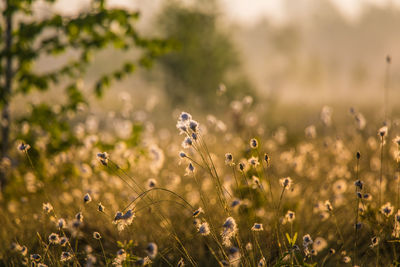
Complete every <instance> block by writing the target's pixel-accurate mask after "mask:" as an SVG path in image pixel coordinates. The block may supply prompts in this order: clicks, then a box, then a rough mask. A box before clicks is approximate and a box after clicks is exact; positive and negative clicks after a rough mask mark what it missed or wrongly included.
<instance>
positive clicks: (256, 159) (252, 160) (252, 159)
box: [248, 157, 260, 168]
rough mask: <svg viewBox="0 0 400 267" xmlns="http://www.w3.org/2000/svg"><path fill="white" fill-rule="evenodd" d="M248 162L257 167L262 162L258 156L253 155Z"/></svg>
mask: <svg viewBox="0 0 400 267" xmlns="http://www.w3.org/2000/svg"><path fill="white" fill-rule="evenodd" d="M248 162H249V164H250V165H251V166H252V167H254V168H255V167H257V166H258V165H260V162H259V161H258V158H257V157H251V158H249V160H248Z"/></svg>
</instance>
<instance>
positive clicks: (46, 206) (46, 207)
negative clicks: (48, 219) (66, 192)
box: [43, 203, 53, 213]
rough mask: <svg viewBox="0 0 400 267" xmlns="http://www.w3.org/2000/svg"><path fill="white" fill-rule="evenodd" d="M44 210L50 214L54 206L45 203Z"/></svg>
mask: <svg viewBox="0 0 400 267" xmlns="http://www.w3.org/2000/svg"><path fill="white" fill-rule="evenodd" d="M43 210H44V211H45V212H46V213H50V212H51V211H52V210H53V206H52V205H51V204H50V203H43Z"/></svg>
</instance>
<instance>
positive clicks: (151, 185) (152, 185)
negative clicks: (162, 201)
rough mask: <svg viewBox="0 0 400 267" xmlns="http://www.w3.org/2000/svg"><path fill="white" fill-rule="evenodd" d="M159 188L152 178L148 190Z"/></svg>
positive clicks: (148, 181) (148, 183)
mask: <svg viewBox="0 0 400 267" xmlns="http://www.w3.org/2000/svg"><path fill="white" fill-rule="evenodd" d="M156 186H157V181H156V180H155V179H153V178H150V179H149V180H147V188H148V189H152V188H155V187H156Z"/></svg>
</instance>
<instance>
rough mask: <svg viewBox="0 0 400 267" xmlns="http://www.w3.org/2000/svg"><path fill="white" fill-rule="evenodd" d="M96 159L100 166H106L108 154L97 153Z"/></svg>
mask: <svg viewBox="0 0 400 267" xmlns="http://www.w3.org/2000/svg"><path fill="white" fill-rule="evenodd" d="M97 158H98V159H99V160H100V162H101V164H103V165H104V166H107V164H108V154H107V152H102V153H97Z"/></svg>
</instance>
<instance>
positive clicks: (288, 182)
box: [279, 177, 292, 189]
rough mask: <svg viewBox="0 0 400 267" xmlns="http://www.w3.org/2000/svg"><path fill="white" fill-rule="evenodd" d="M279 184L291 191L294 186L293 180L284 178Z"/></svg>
mask: <svg viewBox="0 0 400 267" xmlns="http://www.w3.org/2000/svg"><path fill="white" fill-rule="evenodd" d="M279 184H280V185H281V186H282V187H283V188H285V189H289V188H290V186H291V185H292V179H291V178H290V177H286V178H282V179H279Z"/></svg>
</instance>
